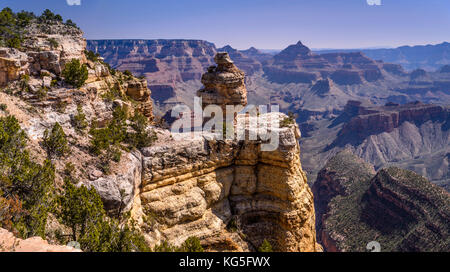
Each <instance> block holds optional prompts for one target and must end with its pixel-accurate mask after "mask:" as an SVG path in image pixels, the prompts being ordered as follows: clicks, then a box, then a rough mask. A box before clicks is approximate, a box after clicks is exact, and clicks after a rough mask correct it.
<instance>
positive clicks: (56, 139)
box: [43, 122, 69, 158]
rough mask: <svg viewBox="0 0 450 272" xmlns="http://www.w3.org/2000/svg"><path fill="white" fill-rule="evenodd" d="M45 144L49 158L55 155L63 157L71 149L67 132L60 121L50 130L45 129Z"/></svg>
mask: <svg viewBox="0 0 450 272" xmlns="http://www.w3.org/2000/svg"><path fill="white" fill-rule="evenodd" d="M43 146H44V148H45V150H46V151H47V156H48V157H49V158H52V157H53V156H55V155H56V156H57V157H61V156H63V155H65V154H67V152H68V151H69V147H68V145H67V139H66V134H65V133H64V130H63V128H62V127H61V125H60V124H59V123H58V122H56V123H55V124H54V125H53V128H52V130H51V131H50V132H49V131H48V129H46V130H45V131H44V140H43Z"/></svg>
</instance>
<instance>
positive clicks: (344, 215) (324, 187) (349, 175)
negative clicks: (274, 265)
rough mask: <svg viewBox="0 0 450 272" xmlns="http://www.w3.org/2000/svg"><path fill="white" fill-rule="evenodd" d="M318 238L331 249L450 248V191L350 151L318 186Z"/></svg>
mask: <svg viewBox="0 0 450 272" xmlns="http://www.w3.org/2000/svg"><path fill="white" fill-rule="evenodd" d="M313 192H314V197H315V207H316V216H317V221H316V223H317V224H316V227H317V233H318V240H319V242H320V243H321V244H322V245H323V247H324V249H325V250H326V251H366V250H367V249H366V245H367V244H369V243H370V242H371V241H376V242H378V243H380V245H381V251H420V252H423V251H448V250H449V242H450V240H449V236H448V232H449V222H450V221H449V207H450V195H449V193H448V192H446V191H445V190H443V189H442V188H440V187H438V186H436V185H434V184H432V183H430V182H429V181H428V180H426V179H425V178H423V177H421V176H419V175H417V174H416V173H414V172H412V171H408V170H403V169H399V168H396V167H390V168H386V169H382V170H380V171H379V172H378V173H376V174H375V171H374V170H373V166H371V165H370V164H367V163H365V162H363V161H362V160H361V159H359V158H358V157H356V156H355V155H353V154H352V152H351V151H349V150H345V151H342V152H340V153H338V154H337V155H336V156H335V157H333V158H332V159H330V160H329V162H328V163H327V164H326V166H325V167H324V168H323V169H322V170H321V171H320V172H319V174H318V176H317V180H316V182H315V183H314V185H313Z"/></svg>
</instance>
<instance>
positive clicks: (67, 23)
mask: <svg viewBox="0 0 450 272" xmlns="http://www.w3.org/2000/svg"><path fill="white" fill-rule="evenodd" d="M66 25H67V26H70V27H74V28H78V26H77V24H75V23H74V22H73V21H72V20H70V19H68V20H67V21H66Z"/></svg>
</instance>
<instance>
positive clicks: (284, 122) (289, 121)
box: [280, 112, 297, 127]
mask: <svg viewBox="0 0 450 272" xmlns="http://www.w3.org/2000/svg"><path fill="white" fill-rule="evenodd" d="M296 118H297V116H296V115H295V114H294V113H293V112H289V113H288V116H287V117H286V118H284V119H283V120H281V122H280V127H289V126H291V125H292V124H295V119H296Z"/></svg>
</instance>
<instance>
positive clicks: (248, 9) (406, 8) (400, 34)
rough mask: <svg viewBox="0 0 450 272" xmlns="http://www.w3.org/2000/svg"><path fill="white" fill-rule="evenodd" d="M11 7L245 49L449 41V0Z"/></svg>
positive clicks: (142, 35)
mask: <svg viewBox="0 0 450 272" xmlns="http://www.w3.org/2000/svg"><path fill="white" fill-rule="evenodd" d="M67 1H70V2H78V1H81V5H72V6H70V5H68V4H67ZM367 1H372V2H381V5H368V3H367ZM6 6H9V7H11V8H12V9H13V10H14V11H19V10H22V9H25V10H29V11H33V12H35V13H37V14H40V13H41V12H42V11H43V10H44V9H46V8H49V9H51V10H53V11H54V12H56V13H59V14H61V15H62V16H63V17H64V18H65V19H67V18H70V19H72V20H73V21H74V22H76V23H77V24H78V25H79V26H80V27H81V28H82V29H83V31H84V32H85V37H86V38H88V39H137V38H139V39H158V38H159V39H175V38H177V39H202V40H207V41H210V42H214V43H215V44H216V45H217V46H218V47H220V46H224V45H226V44H230V45H231V46H233V47H235V48H239V49H246V48H248V47H250V46H255V47H257V48H264V49H281V48H285V47H286V46H288V45H289V44H293V43H296V42H297V41H298V40H301V41H302V42H303V43H304V44H306V45H307V46H309V47H311V48H365V47H378V46H400V45H415V44H435V43H441V42H443V41H450V1H449V0H270V1H269V0H226V1H215V0H209V1H208V0H145V1H144V0H126V1H124V0H0V7H2V8H3V7H6Z"/></svg>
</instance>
